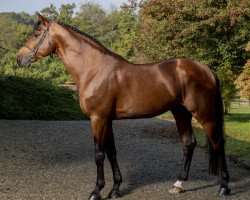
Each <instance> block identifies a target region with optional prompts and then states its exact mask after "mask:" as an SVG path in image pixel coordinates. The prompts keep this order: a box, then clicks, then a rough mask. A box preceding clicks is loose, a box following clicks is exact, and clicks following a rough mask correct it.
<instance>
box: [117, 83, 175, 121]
mask: <svg viewBox="0 0 250 200" xmlns="http://www.w3.org/2000/svg"><path fill="white" fill-rule="evenodd" d="M174 101H175V97H174V96H173V95H172V94H171V93H170V92H169V91H168V90H167V89H166V88H164V89H163V88H162V87H159V88H155V87H151V89H150V90H147V87H143V88H140V89H138V90H133V91H130V92H129V93H128V94H127V95H126V96H125V95H124V97H123V98H120V99H118V101H117V103H116V117H117V118H143V117H152V116H156V115H159V114H161V113H163V112H166V111H168V110H169V109H170V108H171V105H172V104H173V102H174Z"/></svg>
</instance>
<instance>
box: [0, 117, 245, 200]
mask: <svg viewBox="0 0 250 200" xmlns="http://www.w3.org/2000/svg"><path fill="white" fill-rule="evenodd" d="M52 124H53V125H51V123H50V122H40V121H34V122H32V123H31V122H29V121H23V122H22V128H20V123H18V122H10V121H4V122H2V127H1V128H2V129H3V130H9V131H7V132H6V131H5V134H1V133H0V135H1V137H2V139H3V140H1V141H2V142H1V143H0V144H2V143H3V141H4V143H3V145H1V148H2V151H1V152H3V156H4V155H5V154H6V156H8V151H13V152H10V153H11V154H15V155H16V156H20V158H21V159H27V162H31V164H32V163H34V162H41V163H43V164H44V165H49V166H52V167H53V166H58V165H61V166H67V165H68V164H72V163H75V162H79V164H81V163H85V162H89V163H91V166H92V167H91V170H92V168H93V172H95V164H94V142H93V139H92V135H91V129H90V123H89V122H81V123H79V122H77V121H68V122H63V121H57V122H53V123H52ZM52 126H53V127H52ZM55 127H56V129H55ZM14 130H18V131H17V132H14ZM72 130H74V132H72ZM41 131H42V132H41ZM2 133H3V132H2ZM114 133H115V141H116V147H117V154H118V155H117V158H118V162H119V165H120V168H121V173H122V174H123V178H124V183H123V184H122V186H121V190H122V194H123V196H126V195H128V194H129V193H132V192H133V191H134V190H136V189H139V188H143V187H145V186H151V185H152V187H154V186H153V185H154V184H160V185H162V184H164V186H165V189H168V188H170V187H171V186H172V184H173V183H174V181H176V179H177V177H178V174H179V172H180V167H181V159H182V147H181V144H180V142H178V133H177V130H176V127H175V123H174V122H169V121H163V120H156V119H149V120H122V121H115V122H114ZM1 148H0V149H1ZM10 149H12V150H10ZM5 152H7V153H5ZM207 160H208V159H207V157H206V156H205V153H204V152H203V151H202V150H200V149H199V148H196V150H195V152H194V157H193V161H192V165H191V171H190V181H191V182H192V181H193V180H194V181H197V180H198V181H200V180H202V181H204V182H205V183H204V184H202V185H201V186H194V187H187V191H199V190H204V189H207V188H209V187H214V186H216V185H218V183H217V182H216V178H215V177H214V176H209V175H208V171H207V169H208V161H207ZM105 166H106V167H107V168H110V166H109V164H108V161H107V159H106V162H105ZM231 167H232V165H231V164H230V166H229V172H230V173H231V177H232V181H233V182H237V181H240V180H241V179H245V178H246V174H245V173H236V172H234V169H231ZM107 172H108V173H109V175H108V176H112V173H111V170H110V169H109V170H107ZM83 173H84V172H83ZM106 175H107V174H106ZM94 178H95V177H94ZM94 178H93V180H94ZM111 180H112V179H111ZM93 183H94V182H93ZM106 183H107V184H106V186H107V187H108V186H109V185H111V184H112V182H110V181H107V182H106ZM186 185H187V186H188V183H187V184H186ZM248 187H249V185H248V184H241V185H240V184H238V185H237V186H236V187H235V188H232V189H233V191H232V193H233V194H236V193H244V192H246V191H247V190H248Z"/></svg>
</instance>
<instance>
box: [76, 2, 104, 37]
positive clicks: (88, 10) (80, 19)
mask: <svg viewBox="0 0 250 200" xmlns="http://www.w3.org/2000/svg"><path fill="white" fill-rule="evenodd" d="M105 22H106V12H105V10H103V8H102V7H101V5H100V4H98V3H94V2H85V3H82V4H81V5H80V10H79V12H77V13H76V16H75V17H74V20H73V24H74V25H75V26H76V27H77V28H78V29H80V30H82V31H84V32H86V33H88V34H90V35H91V36H93V37H96V38H98V39H100V41H102V38H103V35H104V33H105V32H104V30H105Z"/></svg>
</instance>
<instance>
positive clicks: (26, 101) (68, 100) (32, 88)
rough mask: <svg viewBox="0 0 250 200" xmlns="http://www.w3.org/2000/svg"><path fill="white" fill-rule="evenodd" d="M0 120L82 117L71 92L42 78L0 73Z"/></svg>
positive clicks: (78, 118)
mask: <svg viewBox="0 0 250 200" xmlns="http://www.w3.org/2000/svg"><path fill="white" fill-rule="evenodd" d="M0 85H1V87H0V96H1V104H0V119H32V120H80V119H86V117H85V116H84V115H83V113H82V111H81V109H80V107H79V102H78V96H77V94H76V93H75V92H74V91H71V90H67V89H63V88H59V87H56V86H53V85H51V84H49V83H48V82H46V81H43V80H39V79H33V78H21V77H16V76H2V75H0Z"/></svg>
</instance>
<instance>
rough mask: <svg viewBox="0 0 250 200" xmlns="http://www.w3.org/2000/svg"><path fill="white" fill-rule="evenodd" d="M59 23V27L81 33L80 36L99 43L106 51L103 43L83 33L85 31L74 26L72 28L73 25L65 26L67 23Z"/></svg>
mask: <svg viewBox="0 0 250 200" xmlns="http://www.w3.org/2000/svg"><path fill="white" fill-rule="evenodd" d="M57 23H58V24H59V25H61V26H63V27H65V28H68V29H70V30H72V31H75V32H77V33H79V34H81V35H83V36H86V37H88V38H89V39H91V40H93V41H94V42H96V43H98V44H99V45H101V46H102V47H104V48H105V49H106V47H105V46H103V45H102V43H101V42H100V41H99V40H97V39H96V38H94V37H93V36H91V35H89V34H88V33H85V32H83V31H81V30H79V29H77V28H76V27H73V26H71V25H68V24H65V23H63V22H60V21H57Z"/></svg>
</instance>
